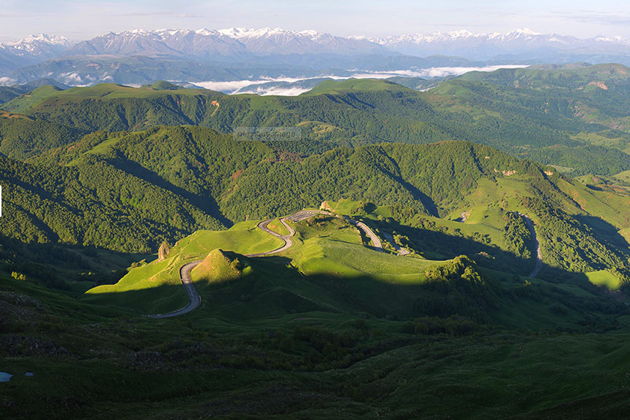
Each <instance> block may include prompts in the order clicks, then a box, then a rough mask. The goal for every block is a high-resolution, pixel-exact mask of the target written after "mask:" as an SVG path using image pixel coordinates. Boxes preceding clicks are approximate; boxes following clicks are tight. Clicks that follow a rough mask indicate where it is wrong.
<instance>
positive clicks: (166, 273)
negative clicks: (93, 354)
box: [86, 221, 282, 313]
mask: <svg viewBox="0 0 630 420" xmlns="http://www.w3.org/2000/svg"><path fill="white" fill-rule="evenodd" d="M257 223H258V222H256V221H249V222H242V223H238V224H236V225H234V226H232V227H231V228H230V229H228V230H225V231H198V232H195V233H194V234H192V235H190V236H188V237H186V238H184V239H182V240H180V241H178V242H177V243H176V244H175V246H173V248H172V249H171V251H170V252H169V255H168V257H167V258H166V259H165V260H163V261H159V260H155V261H152V262H150V263H148V264H145V265H142V266H140V267H136V268H132V269H131V270H129V273H128V274H127V275H125V276H124V277H123V278H122V279H120V281H119V282H118V283H116V284H114V285H102V286H97V287H95V288H93V289H91V290H89V291H88V292H87V294H88V295H89V296H88V297H87V298H86V299H87V300H88V301H91V302H112V303H115V304H118V305H121V306H126V307H131V308H136V309H139V310H143V311H145V312H149V313H153V312H155V313H158V312H166V311H168V310H172V309H177V308H178V307H182V306H184V304H185V303H186V302H187V300H188V297H187V295H186V293H185V292H184V290H183V288H181V281H180V279H179V268H180V267H181V266H182V265H184V264H185V263H187V262H190V261H194V260H198V259H202V258H203V257H205V256H206V254H208V253H209V252H210V251H212V250H214V249H217V248H220V249H224V250H229V251H234V252H239V253H242V254H250V253H255V252H263V251H268V250H271V249H274V248H277V247H279V246H280V245H281V244H282V243H281V241H280V240H279V239H278V238H275V237H273V236H271V235H269V234H267V233H265V232H263V231H261V230H260V229H258V228H257V227H256V225H257ZM164 286H176V287H174V288H168V287H166V288H165V287H164ZM138 290H140V291H143V293H141V294H132V295H131V296H132V297H133V299H132V300H131V301H130V300H129V295H126V294H125V292H129V291H138ZM144 292H146V295H145V293H144ZM100 295H105V296H104V297H102V296H100Z"/></svg>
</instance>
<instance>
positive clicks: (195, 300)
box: [147, 210, 383, 319]
mask: <svg viewBox="0 0 630 420" xmlns="http://www.w3.org/2000/svg"><path fill="white" fill-rule="evenodd" d="M318 214H326V215H331V216H335V217H339V216H336V215H333V214H332V213H329V212H325V211H321V210H301V211H298V212H297V213H293V214H292V215H290V216H287V217H282V218H280V223H282V224H283V225H284V227H285V228H287V231H288V232H289V234H288V235H281V234H279V233H278V232H274V231H273V230H271V229H269V228H268V227H267V226H268V225H269V223H271V221H272V220H273V219H268V220H263V221H262V222H260V223H258V225H257V227H258V228H259V229H261V230H263V231H265V232H267V233H268V234H270V235H273V236H275V237H276V238H279V239H281V240H282V241H284V244H283V245H282V246H280V247H278V248H276V249H273V250H271V251H266V252H260V253H257V254H245V256H246V257H250V258H253V257H254V258H255V257H264V256H265V255H272V254H277V253H279V252H283V251H286V250H287V249H289V248H291V247H292V246H293V240H292V239H291V237H292V236H294V235H295V229H293V227H291V225H289V224H288V223H287V220H290V221H292V222H299V221H301V220H304V219H308V218H309V217H313V216H316V215H318ZM344 219H345V220H347V221H348V222H349V223H351V224H352V225H354V226H356V227H357V228H359V229H361V230H362V231H363V232H364V233H365V234H366V235H367V236H368V237H369V238H370V239H371V240H372V243H373V244H374V247H375V248H378V249H379V250H381V251H382V250H383V245H382V244H381V240H380V239H379V237H378V236H376V234H375V233H374V231H372V229H370V228H369V226H367V225H366V224H365V223H363V222H357V221H356V220H353V219H350V218H349V217H345V216H344ZM202 261H203V260H196V261H192V262H189V263H187V264H184V265H183V266H181V268H180V269H179V278H180V280H181V282H182V285H183V286H184V289H185V290H186V293H187V294H188V299H189V302H188V304H187V305H186V306H184V307H183V308H181V309H178V310H176V311H173V312H168V313H165V314H155V315H147V316H148V317H149V318H154V319H163V318H172V317H175V316H180V315H185V314H187V313H189V312H191V311H194V310H195V309H197V308H198V307H199V305H201V296H199V293H197V289H195V286H194V285H193V281H192V278H191V277H190V272H191V271H192V269H193V268H195V267H196V266H197V265H199V264H200V263H201V262H202Z"/></svg>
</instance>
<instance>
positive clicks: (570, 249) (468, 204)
mask: <svg viewBox="0 0 630 420" xmlns="http://www.w3.org/2000/svg"><path fill="white" fill-rule="evenodd" d="M0 164H1V165H2V166H1V171H2V172H1V174H2V179H3V180H4V182H5V183H6V185H7V187H6V189H5V194H4V199H5V214H4V217H3V220H4V221H5V223H3V225H2V233H3V235H6V236H8V237H11V238H15V239H18V240H21V241H25V242H33V241H34V242H41V243H63V244H78V245H90V246H96V247H102V248H106V249H110V250H114V251H125V252H149V251H152V250H155V249H157V246H158V245H159V244H160V243H161V242H162V241H164V240H167V241H171V242H172V241H176V240H177V239H179V238H181V237H182V236H184V235H186V234H189V233H191V232H193V231H195V230H197V229H209V228H212V229H216V228H222V227H229V226H231V225H232V224H233V223H234V222H237V221H241V220H246V219H262V218H265V217H270V216H275V215H282V214H288V213H290V212H292V211H296V210H299V209H302V208H304V207H317V206H319V204H320V203H321V202H322V201H325V200H339V199H342V198H344V199H351V200H360V201H367V202H372V203H376V204H377V205H379V206H385V207H387V208H388V209H389V212H390V217H392V218H393V219H395V220H397V221H398V222H399V223H401V224H403V225H407V226H410V227H414V228H419V229H425V230H429V231H440V230H441V229H442V230H443V229H446V230H445V231H444V232H445V233H446V234H447V235H454V236H462V237H470V240H471V241H473V242H480V243H481V244H483V243H486V245H491V246H496V247H498V248H497V249H503V250H504V251H507V252H515V251H514V249H518V246H517V245H516V248H514V247H513V246H512V242H513V241H515V240H517V239H513V240H508V241H507V242H506V239H505V236H504V235H503V234H498V233H497V232H500V231H502V230H503V229H506V227H505V226H506V223H507V219H506V218H507V217H508V216H507V215H506V212H510V211H520V212H523V213H526V214H528V215H530V217H531V218H532V219H534V221H535V223H536V224H537V225H539V228H540V229H541V231H540V232H541V233H544V235H543V236H542V237H541V238H542V239H541V244H542V247H543V251H544V253H543V255H544V261H545V262H548V263H549V264H550V266H553V267H557V268H559V269H563V270H569V271H578V272H587V271H594V270H606V269H611V268H613V267H617V268H619V267H623V266H624V265H625V264H626V259H627V245H624V244H626V242H625V239H623V238H622V237H621V234H620V233H619V232H622V231H623V229H625V228H627V227H628V226H630V220H628V215H627V212H625V211H624V208H626V207H627V205H628V204H629V199H628V197H627V196H624V195H620V194H618V193H614V192H610V191H595V190H591V189H589V188H587V187H586V186H584V185H583V184H581V183H580V182H577V181H572V180H570V179H568V178H564V177H562V176H561V175H560V174H559V173H558V171H556V170H555V169H552V168H546V169H545V168H543V167H540V166H538V165H536V164H533V163H531V162H528V161H523V160H519V159H517V158H514V157H511V156H509V155H507V154H505V153H503V152H499V151H497V150H495V149H492V148H490V147H488V146H482V145H476V144H474V143H468V142H457V141H454V142H440V143H435V144H428V145H409V144H387V143H386V144H380V145H370V146H360V147H355V148H350V147H341V148H336V149H333V150H330V151H327V152H324V153H322V154H314V155H311V156H308V157H300V156H299V155H296V154H291V153H287V152H279V151H277V150H273V149H272V148H270V147H269V145H267V144H264V143H261V142H255V141H235V140H234V139H233V138H232V137H231V136H228V135H223V134H220V133H218V132H216V131H213V130H211V129H208V128H202V127H193V126H182V127H161V128H153V129H149V130H146V131H139V132H131V133H116V134H108V133H106V132H97V133H94V134H90V135H87V136H85V137H84V138H83V139H81V140H80V141H78V142H76V143H73V144H71V145H69V146H63V147H59V148H55V149H51V150H49V151H48V152H46V153H43V154H40V155H39V156H37V157H36V158H32V159H31V160H30V163H24V162H20V161H17V160H13V159H10V158H6V157H5V158H2V159H1V160H0ZM471 210H474V211H475V212H476V213H479V216H478V217H481V218H482V219H481V220H480V222H478V223H480V225H478V226H473V225H467V224H462V223H459V225H461V229H460V228H459V227H453V225H455V226H456V225H457V224H458V223H457V222H453V221H452V220H455V219H456V218H457V217H455V216H453V215H459V213H462V212H467V211H471ZM482 215H485V216H482ZM445 220H446V221H448V223H447V224H450V225H451V227H450V229H449V228H447V227H446V226H443V221H445ZM436 222H438V223H437V224H436ZM462 229H463V230H466V231H468V232H466V233H462V232H461V231H462ZM471 229H472V231H478V232H477V233H476V234H475V235H479V234H480V232H486V231H487V232H491V234H490V236H488V238H490V239H483V238H482V236H475V235H473V232H472V231H471ZM508 236H509V235H508ZM484 241H485V242H484ZM484 246H485V245H484ZM458 247H459V248H457V247H456V248H454V249H453V250H452V252H449V253H448V255H450V256H451V257H452V256H453V255H452V253H458V252H459V253H464V251H470V250H471V249H476V252H481V251H483V247H481V248H474V247H473V248H471V247H470V246H468V245H464V244H463V243H460V245H458ZM517 254H518V253H517ZM506 267H508V268H507V269H508V270H509V264H507V265H506Z"/></svg>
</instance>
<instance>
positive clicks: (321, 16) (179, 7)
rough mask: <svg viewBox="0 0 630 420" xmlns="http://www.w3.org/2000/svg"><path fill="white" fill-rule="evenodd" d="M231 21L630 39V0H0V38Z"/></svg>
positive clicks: (355, 30)
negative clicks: (521, 30) (523, 31)
mask: <svg viewBox="0 0 630 420" xmlns="http://www.w3.org/2000/svg"><path fill="white" fill-rule="evenodd" d="M231 26H245V27H263V26H271V27H282V28H286V29H294V30H300V29H315V30H318V31H323V32H330V33H334V34H339V35H369V36H380V35H388V34H398V33H412V32H420V33H424V32H433V31H450V30H457V29H468V30H470V31H473V32H494V31H500V32H504V31H509V30H513V29H517V28H525V27H527V28H530V29H533V30H535V31H538V32H545V33H547V32H556V33H561V34H568V35H575V36H579V37H590V36H595V35H608V36H615V35H620V36H624V37H630V1H629V0H597V1H595V0H546V1H545V0H518V1H517V0H430V1H424V0H420V1H411V0H390V1H370V0H320V1H316V0H311V1H304V0H221V1H218V0H205V1H204V0H171V1H167V0H126V1H123V0H108V1H96V0H83V1H80V0H0V40H3V41H6V40H13V39H18V38H21V37H24V36H26V35H29V34H32V33H39V32H46V33H52V34H58V35H65V36H67V37H69V38H71V39H85V38H90V37H93V36H95V35H99V34H102V33H106V32H109V31H115V32H117V31H122V30H126V29H133V28H143V29H158V28H189V29H198V28H202V27H207V28H210V29H217V28H225V27H231Z"/></svg>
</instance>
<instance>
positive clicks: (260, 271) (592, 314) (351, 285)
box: [81, 257, 627, 330]
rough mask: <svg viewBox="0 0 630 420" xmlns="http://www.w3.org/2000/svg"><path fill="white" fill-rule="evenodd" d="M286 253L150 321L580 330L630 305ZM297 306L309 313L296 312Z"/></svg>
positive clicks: (557, 289) (98, 300) (545, 287)
mask: <svg viewBox="0 0 630 420" xmlns="http://www.w3.org/2000/svg"><path fill="white" fill-rule="evenodd" d="M401 258H404V257H401ZM288 261H289V260H288V259H287V258H283V257H265V258H256V259H252V260H251V261H250V262H251V264H252V268H253V271H252V272H251V273H250V274H248V275H244V276H243V277H242V278H240V279H236V280H231V281H225V282H220V283H204V282H197V283H195V287H196V289H197V291H198V293H199V294H200V295H201V298H202V305H201V307H200V308H197V309H196V310H194V311H193V312H191V313H189V314H186V315H184V316H181V317H175V318H169V319H164V320H159V321H158V320H152V322H153V321H155V322H172V321H175V322H177V320H180V321H181V320H187V321H193V322H195V323H204V322H210V320H211V319H220V320H223V321H228V322H248V321H254V322H261V321H263V320H265V319H266V320H276V321H277V322H281V323H285V322H297V323H298V324H299V322H301V321H300V320H306V319H309V320H313V319H315V320H317V318H318V317H320V318H321V317H322V316H323V317H324V318H326V316H325V315H323V314H325V313H329V314H347V315H349V316H352V317H355V318H356V317H359V318H378V319H389V320H401V321H404V320H412V319H415V318H418V317H425V316H429V317H441V318H448V317H452V316H459V317H464V318H467V319H471V320H474V321H476V322H482V323H488V324H500V325H504V326H511V327H518V328H528V329H551V328H561V329H566V330H577V329H580V328H584V327H587V328H594V329H602V328H604V329H605V328H612V327H613V326H614V325H613V324H614V319H613V318H612V317H609V316H608V315H610V314H619V313H623V312H624V311H627V309H626V308H625V306H624V305H622V304H621V303H619V302H617V301H615V299H613V298H612V297H611V296H610V295H609V294H607V293H604V292H603V291H602V290H601V289H598V288H596V287H594V286H591V287H587V288H581V287H580V288H579V290H577V291H573V290H572V289H566V288H564V287H562V286H559V285H556V284H553V283H550V282H545V281H538V282H532V283H530V284H529V285H528V284H526V283H525V282H523V281H520V280H516V279H514V278H511V276H510V275H503V276H502V277H500V278H499V277H497V276H496V274H495V275H493V278H488V279H487V281H484V282H482V283H471V282H469V281H466V280H461V279H460V280H452V281H451V280H448V281H447V280H445V281H433V282H426V283H421V284H404V285H403V284H392V283H388V282H386V281H383V280H379V279H375V278H373V277H371V276H355V277H349V276H338V275H331V274H318V275H308V276H307V275H303V274H301V273H300V272H298V271H297V270H296V269H295V268H293V267H291V266H289V265H288ZM419 275H420V274H419ZM185 296H186V295H185V293H184V289H183V287H181V286H180V285H175V284H174V285H167V286H159V287H154V288H149V289H144V290H137V291H127V292H121V293H103V294H99V295H91V296H85V297H84V298H82V299H81V300H82V301H84V302H86V303H88V302H89V303H92V304H95V305H104V306H111V305H116V306H119V307H121V308H125V309H127V310H129V309H131V310H135V311H137V312H138V316H139V317H142V316H144V315H149V314H156V313H167V312H170V311H173V310H176V309H179V308H180V307H183V306H184V305H185V304H186V303H187V299H186V298H185ZM182 299H183V300H182ZM296 314H304V316H299V317H292V315H296ZM317 314H319V315H317ZM284 317H288V318H284ZM146 319H147V320H149V319H150V318H146Z"/></svg>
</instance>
